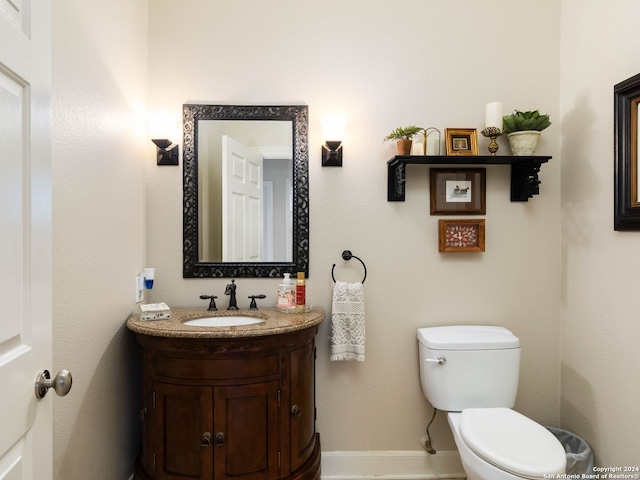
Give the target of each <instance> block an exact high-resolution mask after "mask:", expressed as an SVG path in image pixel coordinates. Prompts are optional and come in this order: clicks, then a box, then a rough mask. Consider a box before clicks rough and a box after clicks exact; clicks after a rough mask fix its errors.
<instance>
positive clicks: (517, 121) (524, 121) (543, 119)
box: [502, 110, 551, 133]
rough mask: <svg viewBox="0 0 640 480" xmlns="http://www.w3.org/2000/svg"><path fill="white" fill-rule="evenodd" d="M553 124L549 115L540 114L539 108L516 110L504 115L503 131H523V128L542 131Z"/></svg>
mask: <svg viewBox="0 0 640 480" xmlns="http://www.w3.org/2000/svg"><path fill="white" fill-rule="evenodd" d="M549 125H551V122H550V121H549V115H540V112H538V110H534V111H528V112H521V111H519V110H515V111H514V112H513V113H512V114H511V115H505V116H504V117H502V131H503V132H504V133H511V132H522V131H523V130H538V131H540V132H541V131H542V130H544V129H545V128H547V127H548V126H549Z"/></svg>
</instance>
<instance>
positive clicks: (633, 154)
mask: <svg viewBox="0 0 640 480" xmlns="http://www.w3.org/2000/svg"><path fill="white" fill-rule="evenodd" d="M613 91H614V102H613V109H614V162H615V163H614V216H613V229H614V230H617V231H628V230H640V198H639V196H638V195H639V192H640V190H639V188H638V187H639V186H638V183H639V182H638V173H639V170H638V104H639V103H640V74H637V75H634V76H633V77H631V78H628V79H626V80H624V81H623V82H620V83H618V84H617V85H615V86H614V89H613Z"/></svg>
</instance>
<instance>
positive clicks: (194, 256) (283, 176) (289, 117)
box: [183, 104, 309, 278]
mask: <svg viewBox="0 0 640 480" xmlns="http://www.w3.org/2000/svg"><path fill="white" fill-rule="evenodd" d="M183 120H184V156H183V178H184V183H183V193H184V197H183V198H184V210H183V215H184V217H183V225H184V232H183V241H184V242H183V254H184V262H183V277H185V278H192V277H281V276H282V274H283V273H285V272H290V273H295V272H305V273H308V260H309V185H308V146H307V128H308V119H307V106H306V105H287V106H252V105H195V104H187V105H184V106H183Z"/></svg>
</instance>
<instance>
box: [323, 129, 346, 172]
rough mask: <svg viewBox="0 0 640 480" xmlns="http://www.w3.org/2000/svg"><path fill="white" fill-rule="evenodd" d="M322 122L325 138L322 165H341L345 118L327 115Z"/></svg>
mask: <svg viewBox="0 0 640 480" xmlns="http://www.w3.org/2000/svg"><path fill="white" fill-rule="evenodd" d="M321 123H322V133H323V138H324V139H325V141H324V145H322V166H323V167H341V166H342V152H343V148H342V138H343V134H344V125H345V120H344V118H341V117H327V118H325V119H323V120H322V122H321ZM328 139H331V140H328ZM338 139H340V140H338Z"/></svg>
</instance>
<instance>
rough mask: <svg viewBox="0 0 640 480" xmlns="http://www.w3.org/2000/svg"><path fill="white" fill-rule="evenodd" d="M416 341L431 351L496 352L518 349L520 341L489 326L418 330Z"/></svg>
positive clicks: (460, 326) (500, 329) (503, 329)
mask: <svg viewBox="0 0 640 480" xmlns="http://www.w3.org/2000/svg"><path fill="white" fill-rule="evenodd" d="M418 341H419V342H420V343H422V344H423V345H424V346H426V347H428V348H431V349H433V350H498V349H508V348H519V347H520V340H519V339H518V337H516V336H515V335H514V334H513V333H511V332H510V331H509V330H507V329H506V328H504V327H497V326H489V325H455V326H447V327H427V328H419V329H418Z"/></svg>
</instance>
